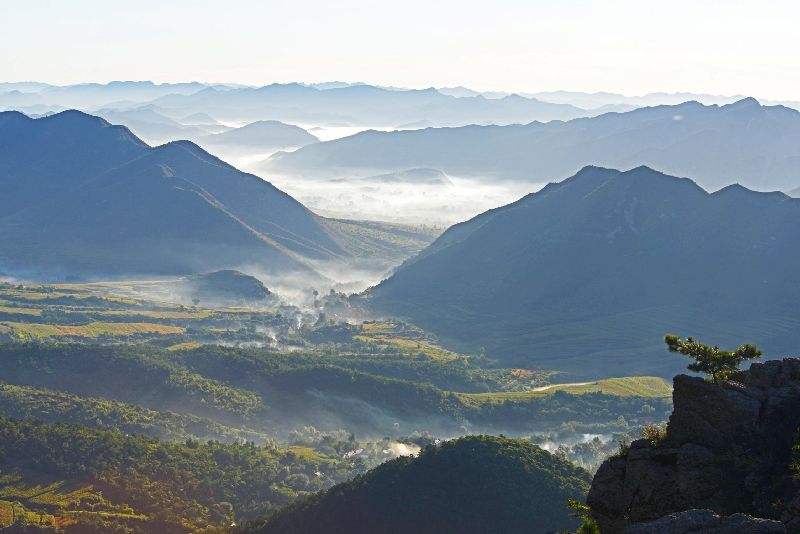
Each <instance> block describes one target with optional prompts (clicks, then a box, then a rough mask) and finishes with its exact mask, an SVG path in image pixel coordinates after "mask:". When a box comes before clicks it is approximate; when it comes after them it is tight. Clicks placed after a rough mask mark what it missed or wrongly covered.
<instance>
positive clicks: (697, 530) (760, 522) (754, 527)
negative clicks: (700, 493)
mask: <svg viewBox="0 0 800 534" xmlns="http://www.w3.org/2000/svg"><path fill="white" fill-rule="evenodd" d="M786 532H787V530H786V526H785V525H784V524H783V523H781V522H780V521H774V520H771V519H759V518H757V517H751V516H749V515H745V514H733V515H730V516H727V517H720V516H719V515H717V514H715V513H714V512H712V511H711V510H686V511H684V512H677V513H674V514H670V515H667V516H664V517H662V518H660V519H657V520H655V521H651V522H649V523H640V524H638V525H633V526H630V527H628V528H627V529H626V530H625V534H773V533H774V534H784V533H786Z"/></svg>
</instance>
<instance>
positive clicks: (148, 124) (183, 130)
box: [95, 106, 219, 145]
mask: <svg viewBox="0 0 800 534" xmlns="http://www.w3.org/2000/svg"><path fill="white" fill-rule="evenodd" d="M95 114H96V115H97V116H99V117H102V118H104V119H105V120H107V121H108V122H110V123H111V124H119V125H122V126H125V127H126V128H128V129H129V130H131V131H132V132H133V133H134V134H135V135H136V136H137V137H139V138H141V139H144V140H145V141H146V142H148V143H151V144H155V145H160V144H162V143H168V142H169V141H177V140H180V139H197V138H199V137H203V136H206V135H209V134H210V131H209V130H207V129H205V128H203V127H201V126H197V125H186V124H183V123H181V122H179V121H176V120H174V119H172V118H170V117H167V116H166V115H164V114H162V113H159V112H158V111H156V110H155V109H153V107H152V106H143V107H138V108H132V109H126V110H116V109H101V110H99V111H97V112H96V113H95ZM212 128H213V125H212ZM215 131H219V130H218V129H215Z"/></svg>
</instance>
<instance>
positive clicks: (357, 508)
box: [243, 436, 589, 534]
mask: <svg viewBox="0 0 800 534" xmlns="http://www.w3.org/2000/svg"><path fill="white" fill-rule="evenodd" d="M588 479H589V476H588V473H586V472H585V471H583V470H582V469H580V468H578V467H574V466H573V465H572V464H570V463H569V462H567V461H565V460H561V459H559V458H558V457H556V456H552V455H550V453H547V452H545V451H543V450H541V449H539V448H538V447H536V446H535V445H532V444H531V443H530V442H528V441H524V440H515V439H508V438H504V437H491V436H470V437H465V438H460V439H457V440H453V441H448V442H445V443H442V444H441V445H431V446H428V447H426V448H425V449H423V451H422V452H421V453H420V455H419V456H418V457H416V458H413V457H410V456H403V457H400V458H397V459H395V460H390V461H389V462H386V463H384V464H382V465H380V466H378V467H376V468H375V469H373V470H371V471H369V472H368V473H367V474H365V475H362V476H358V477H356V478H355V479H354V480H352V481H350V482H344V483H342V484H339V485H337V486H334V487H333V488H331V489H330V490H328V491H326V492H324V493H321V494H318V495H315V496H312V497H310V498H307V499H305V500H301V501H299V502H298V503H296V504H294V505H289V506H288V507H286V508H284V509H282V510H280V511H278V512H277V513H276V514H275V515H273V516H271V517H268V518H267V519H266V520H264V521H261V522H255V523H254V524H252V525H250V526H249V527H248V528H245V529H243V530H244V531H245V532H258V533H263V534H280V533H289V532H303V533H306V534H312V533H317V532H318V533H323V532H324V533H345V532H347V533H352V534H359V533H364V534H366V533H370V534H383V533H387V534H388V533H400V532H419V533H421V534H422V533H438V532H459V533H463V534H473V533H474V534H477V533H490V532H556V531H559V532H560V531H562V530H563V529H569V528H574V527H575V526H577V521H576V520H575V519H574V518H573V517H571V515H570V512H569V510H568V509H567V507H566V503H567V500H568V499H580V498H581V497H582V496H583V494H584V492H585V491H586V487H587V481H588Z"/></svg>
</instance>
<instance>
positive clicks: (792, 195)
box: [786, 187, 800, 198]
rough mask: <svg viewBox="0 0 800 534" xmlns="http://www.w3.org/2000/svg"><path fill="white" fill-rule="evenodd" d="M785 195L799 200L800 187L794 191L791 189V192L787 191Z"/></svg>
mask: <svg viewBox="0 0 800 534" xmlns="http://www.w3.org/2000/svg"><path fill="white" fill-rule="evenodd" d="M786 194H787V195H789V196H790V197H793V198H800V187H798V188H796V189H792V190H791V191H789V192H788V193H786Z"/></svg>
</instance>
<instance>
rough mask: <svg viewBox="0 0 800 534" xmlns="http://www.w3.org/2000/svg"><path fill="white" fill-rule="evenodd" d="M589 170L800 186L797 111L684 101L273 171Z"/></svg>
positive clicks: (348, 143)
mask: <svg viewBox="0 0 800 534" xmlns="http://www.w3.org/2000/svg"><path fill="white" fill-rule="evenodd" d="M459 100H464V99H459ZM586 165H601V166H606V167H613V168H631V167H635V166H638V165H648V166H650V167H653V168H657V169H661V170H663V171H665V172H669V173H671V174H676V175H682V176H692V177H693V179H695V180H696V181H697V183H699V184H700V185H701V186H703V187H704V188H706V189H709V190H715V189H718V188H720V187H723V186H725V185H728V184H730V183H732V182H733V181H738V182H739V183H741V184H742V185H745V186H746V187H749V188H751V189H757V190H776V189H778V190H783V189H787V188H791V187H796V186H797V183H798V182H800V170H798V169H800V112H798V111H795V110H793V109H789V108H785V107H781V106H762V105H760V104H759V103H758V101H756V100H754V99H752V98H748V99H744V100H740V101H738V102H736V103H733V104H729V105H725V106H717V105H710V106H704V105H702V104H699V103H697V102H686V103H683V104H680V105H676V106H657V107H652V108H642V109H636V110H633V111H629V112H626V113H607V114H604V115H600V116H597V117H592V118H581V119H575V120H571V121H568V122H559V121H552V122H548V123H538V122H534V123H531V124H526V125H510V126H474V125H473V126H464V127H461V128H429V129H425V130H414V131H396V132H377V131H366V132H362V133H359V134H356V135H353V136H350V137H346V138H343V139H337V140H334V141H328V142H325V143H318V144H315V145H311V146H308V147H305V148H302V149H300V150H298V151H296V152H293V153H290V154H277V155H276V156H274V157H273V158H272V159H271V160H269V162H268V165H267V167H266V169H267V170H268V171H273V172H281V173H284V174H292V173H294V174H302V175H304V176H312V175H319V176H336V177H338V176H350V177H351V176H357V175H361V176H367V175H373V174H376V173H378V172H394V171H397V170H404V169H409V168H414V167H431V168H434V169H440V170H442V171H444V172H446V173H447V174H449V175H451V176H473V177H478V178H483V179H504V180H520V181H529V182H534V183H543V182H545V181H547V180H552V179H556V180H560V179H563V178H566V177H568V176H571V175H572V174H574V173H575V172H577V171H578V170H579V169H581V168H582V167H584V166H586Z"/></svg>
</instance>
